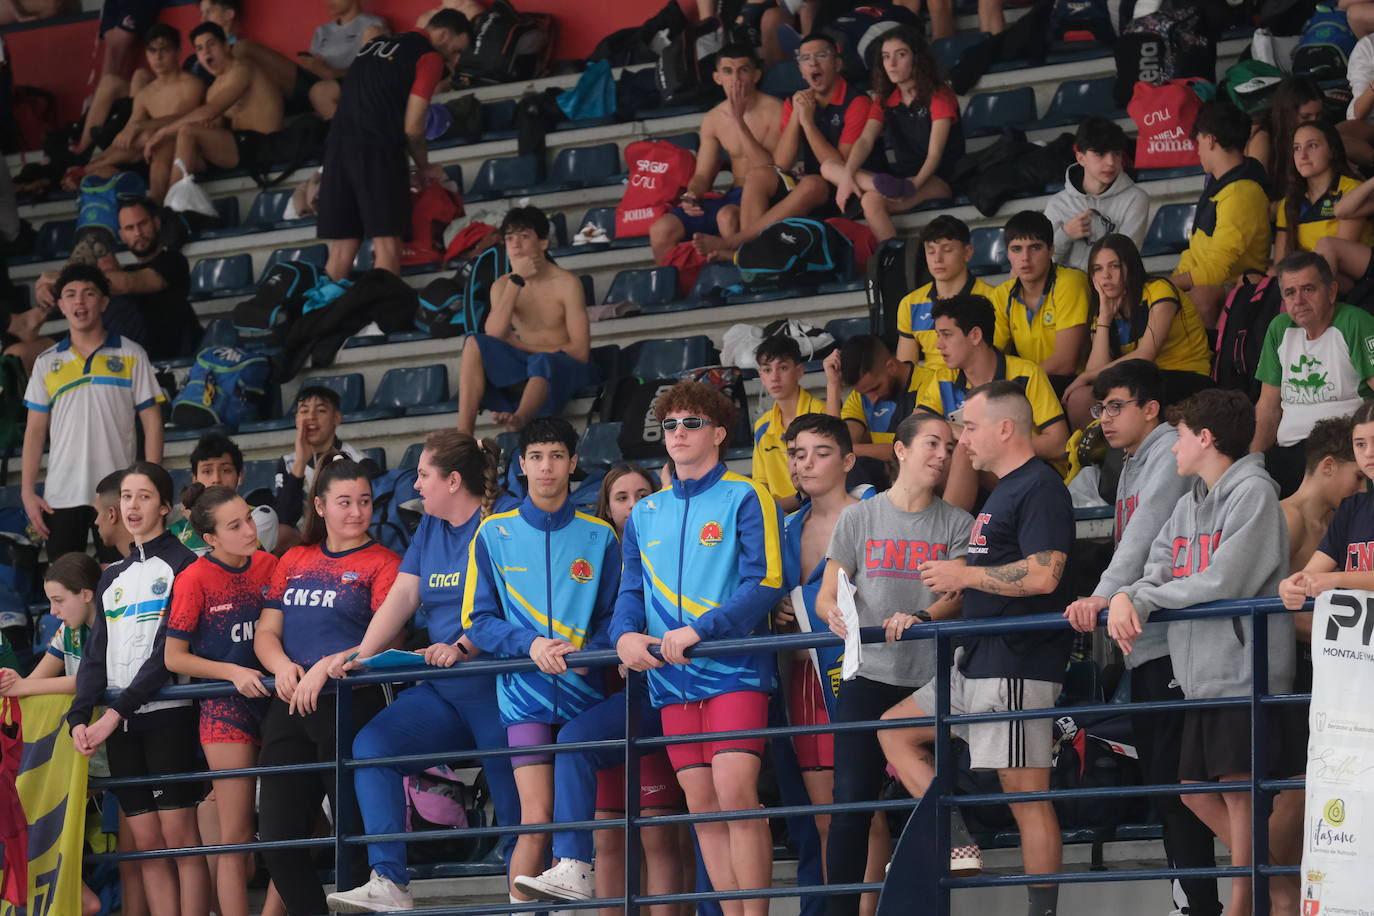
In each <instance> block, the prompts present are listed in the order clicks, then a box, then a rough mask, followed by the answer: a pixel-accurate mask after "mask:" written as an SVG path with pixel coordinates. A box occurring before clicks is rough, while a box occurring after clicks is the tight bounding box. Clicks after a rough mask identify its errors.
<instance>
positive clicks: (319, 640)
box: [264, 541, 401, 668]
mask: <svg viewBox="0 0 1374 916" xmlns="http://www.w3.org/2000/svg"><path fill="white" fill-rule="evenodd" d="M400 565H401V558H400V557H398V556H397V555H396V554H395V553H393V552H391V551H390V550H388V549H387V548H385V547H383V546H382V545H381V544H378V543H377V542H376V541H369V542H368V543H366V544H364V545H363V546H361V547H355V548H353V549H352V550H345V551H341V552H339V553H334V552H332V551H330V550H327V549H326V548H325V546H324V544H314V545H312V546H309V547H305V546H302V547H293V548H291V549H290V550H288V551H287V552H286V556H284V557H282V558H281V561H280V562H279V563H278V564H277V569H276V572H275V574H274V575H273V576H272V587H271V589H270V590H269V591H268V594H267V601H266V602H265V605H264V606H265V607H271V608H277V609H278V610H280V611H281V612H282V637H281V643H282V649H283V650H284V651H285V652H286V655H287V657H288V658H290V659H291V660H292V661H293V662H295V663H296V664H298V665H300V666H301V667H303V668H309V667H310V666H311V665H313V664H315V662H317V661H319V660H320V659H322V658H324V657H325V656H326V655H332V654H333V653H335V652H342V651H343V650H344V649H348V648H351V647H353V646H356V645H357V644H358V643H360V642H362V641H363V634H364V633H366V632H367V624H368V622H369V621H370V620H371V619H372V614H373V613H374V612H375V611H376V610H377V608H379V607H381V606H382V600H383V599H385V598H386V593H387V592H389V591H390V590H391V584H392V583H393V582H395V581H396V571H397V569H398V568H399V567H400Z"/></svg>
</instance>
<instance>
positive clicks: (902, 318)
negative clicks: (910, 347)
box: [897, 274, 993, 370]
mask: <svg viewBox="0 0 1374 916" xmlns="http://www.w3.org/2000/svg"><path fill="white" fill-rule="evenodd" d="M969 294H972V295H975V296H982V297H984V298H985V299H987V300H988V301H989V302H992V301H993V298H992V296H993V288H992V287H991V286H989V285H988V284H986V283H984V282H983V281H982V280H981V279H979V278H978V277H975V276H973V275H972V274H970V275H969V277H968V280H967V282H965V283H964V288H963V289H961V290H959V295H961V296H966V295H969ZM938 300H939V297H938V296H936V295H935V281H934V280H931V281H930V282H929V283H927V284H926V285H925V286H918V287H916V289H914V290H912V291H911V292H909V293H907V294H906V296H905V297H903V299H902V301H901V302H899V303H898V304H897V333H898V334H900V335H901V336H902V337H910V338H912V339H913V340H915V341H916V346H918V347H920V348H921V365H922V366H925V367H926V368H927V369H936V370H939V369H948V368H949V367H948V366H946V365H945V358H944V357H943V356H941V355H940V351H939V350H937V349H936V348H935V319H934V318H933V317H931V314H930V312H931V309H932V307H933V306H934V305H935V303H936V302H937V301H938Z"/></svg>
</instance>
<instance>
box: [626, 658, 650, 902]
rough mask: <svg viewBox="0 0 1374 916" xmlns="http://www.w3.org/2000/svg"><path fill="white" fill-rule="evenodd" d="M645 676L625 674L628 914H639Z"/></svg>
mask: <svg viewBox="0 0 1374 916" xmlns="http://www.w3.org/2000/svg"><path fill="white" fill-rule="evenodd" d="M645 693H646V691H645V689H644V675H643V674H641V673H640V672H638V671H631V670H629V669H628V668H627V669H626V670H625V912H626V913H627V914H629V916H638V914H639V894H640V890H641V888H640V886H639V870H640V869H639V824H638V823H636V822H637V821H638V820H639V813H640V812H639V797H640V796H639V788H640V781H641V780H640V776H639V758H640V750H639V747H638V745H636V743H635V739H636V738H638V737H639V704H640V703H643V702H647V698H646V697H645V696H644V694H645Z"/></svg>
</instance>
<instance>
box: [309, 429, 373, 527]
mask: <svg viewBox="0 0 1374 916" xmlns="http://www.w3.org/2000/svg"><path fill="white" fill-rule="evenodd" d="M339 480H366V481H367V482H368V488H369V490H370V489H371V487H372V480H371V478H370V477H369V476H368V473H367V468H365V467H363V466H362V465H361V464H358V462H356V461H353V460H352V459H351V458H348V457H347V456H345V455H344V453H343V452H336V451H331V452H329V453H328V454H326V455H325V456H324V457H323V458H321V459H320V461H319V463H318V464H317V465H316V466H315V480H314V482H313V483H312V484H311V486H310V495H309V496H308V497H307V498H306V501H305V529H304V530H303V531H302V532H301V541H302V543H304V544H305V545H306V546H314V545H315V544H321V543H323V542H324V539H325V536H326V535H327V534H328V531H327V530H326V526H325V523H324V516H322V515H320V513H319V511H318V510H316V508H315V500H316V499H321V498H323V497H324V496H325V495H326V494H327V493H328V492H329V488H330V487H332V486H333V485H334V483H335V482H336V481H339Z"/></svg>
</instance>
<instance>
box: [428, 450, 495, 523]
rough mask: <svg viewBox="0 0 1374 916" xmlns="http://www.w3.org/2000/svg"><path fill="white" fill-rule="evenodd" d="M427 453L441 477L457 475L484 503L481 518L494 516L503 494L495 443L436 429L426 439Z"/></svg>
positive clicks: (470, 491) (466, 487)
mask: <svg viewBox="0 0 1374 916" xmlns="http://www.w3.org/2000/svg"><path fill="white" fill-rule="evenodd" d="M424 450H425V451H426V452H429V463H430V464H432V465H434V467H436V468H437V469H438V470H439V473H440V474H441V475H443V476H444V477H447V476H448V475H450V474H457V475H458V476H459V477H460V478H462V481H463V489H465V490H467V491H468V492H469V493H471V494H472V495H473V496H476V497H477V498H478V499H480V500H481V501H482V509H481V516H480V517H481V518H486V517H487V516H488V515H491V510H492V507H494V506H495V505H496V497H497V496H499V495H500V493H501V485H500V479H499V476H500V475H499V473H498V471H497V467H498V465H499V463H500V459H501V455H500V449H498V448H497V447H496V443H494V442H492V441H490V440H478V439H474V438H473V437H472V436H470V435H468V434H467V433H460V432H459V431H458V430H456V429H436V430H435V431H434V432H432V433H430V434H429V435H428V436H425V445H424Z"/></svg>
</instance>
